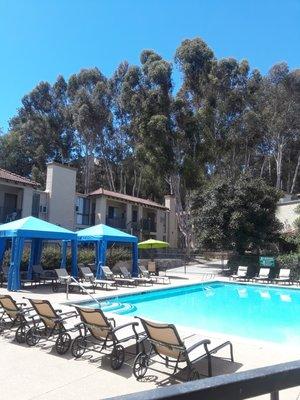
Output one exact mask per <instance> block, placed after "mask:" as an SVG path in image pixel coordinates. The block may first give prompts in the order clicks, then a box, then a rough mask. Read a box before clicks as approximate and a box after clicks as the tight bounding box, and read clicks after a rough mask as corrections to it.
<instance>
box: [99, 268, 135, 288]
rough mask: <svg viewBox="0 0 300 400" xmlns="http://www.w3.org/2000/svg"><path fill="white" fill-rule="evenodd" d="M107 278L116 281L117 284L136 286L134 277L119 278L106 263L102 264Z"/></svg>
mask: <svg viewBox="0 0 300 400" xmlns="http://www.w3.org/2000/svg"><path fill="white" fill-rule="evenodd" d="M101 268H102V271H103V274H104V276H105V279H108V280H111V281H114V282H115V283H116V284H117V285H127V286H136V281H135V280H134V279H132V278H119V277H118V276H116V275H115V274H114V273H113V272H112V270H111V269H110V268H109V267H107V266H106V265H104V266H101Z"/></svg>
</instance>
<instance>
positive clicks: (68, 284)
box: [52, 268, 95, 293]
mask: <svg viewBox="0 0 300 400" xmlns="http://www.w3.org/2000/svg"><path fill="white" fill-rule="evenodd" d="M55 272H56V275H57V279H56V281H55V282H54V283H53V284H52V290H53V292H57V291H58V290H59V287H60V286H62V287H64V288H65V290H66V291H67V288H68V289H69V291H70V292H72V291H73V290H74V289H79V291H80V292H82V293H83V292H86V291H87V290H88V289H92V290H93V291H94V292H95V288H94V285H93V284H91V283H84V282H81V283H79V282H77V281H74V280H73V279H72V277H71V275H69V274H68V272H67V270H66V269H65V268H58V269H55Z"/></svg>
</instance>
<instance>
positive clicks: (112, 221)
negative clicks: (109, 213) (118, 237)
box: [106, 217, 126, 229]
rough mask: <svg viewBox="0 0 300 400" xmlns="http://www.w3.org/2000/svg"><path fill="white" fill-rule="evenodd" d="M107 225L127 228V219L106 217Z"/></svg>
mask: <svg viewBox="0 0 300 400" xmlns="http://www.w3.org/2000/svg"><path fill="white" fill-rule="evenodd" d="M106 225H109V226H111V227H113V228H117V229H126V220H125V218H122V217H119V218H117V217H115V218H108V217H106Z"/></svg>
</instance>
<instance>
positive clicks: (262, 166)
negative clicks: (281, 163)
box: [259, 156, 267, 178]
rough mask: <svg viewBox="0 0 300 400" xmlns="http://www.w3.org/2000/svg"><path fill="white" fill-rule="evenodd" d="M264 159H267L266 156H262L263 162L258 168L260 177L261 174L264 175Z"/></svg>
mask: <svg viewBox="0 0 300 400" xmlns="http://www.w3.org/2000/svg"><path fill="white" fill-rule="evenodd" d="M266 161H267V157H266V156H264V159H263V163H262V165H261V168H260V174H259V176H260V178H262V177H263V175H264V170H265V165H266Z"/></svg>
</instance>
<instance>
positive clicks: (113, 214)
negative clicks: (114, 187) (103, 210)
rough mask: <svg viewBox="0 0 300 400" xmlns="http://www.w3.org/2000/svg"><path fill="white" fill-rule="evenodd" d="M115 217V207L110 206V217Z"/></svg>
mask: <svg viewBox="0 0 300 400" xmlns="http://www.w3.org/2000/svg"><path fill="white" fill-rule="evenodd" d="M114 217H115V207H112V206H108V218H109V219H113V218H114Z"/></svg>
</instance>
